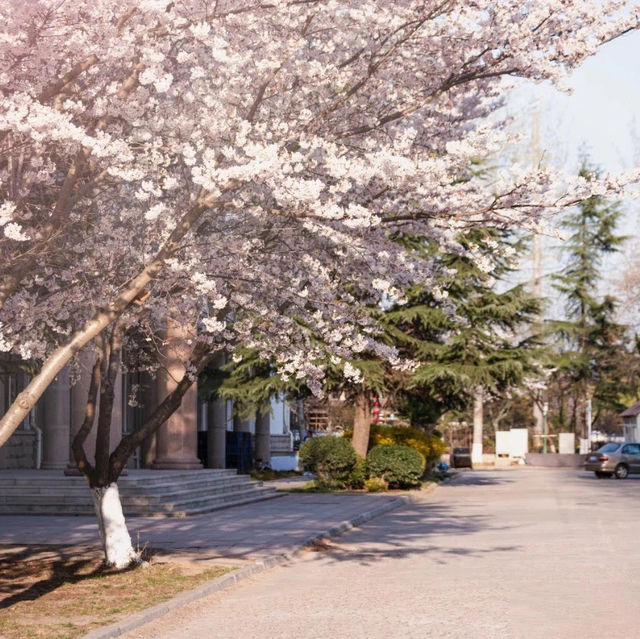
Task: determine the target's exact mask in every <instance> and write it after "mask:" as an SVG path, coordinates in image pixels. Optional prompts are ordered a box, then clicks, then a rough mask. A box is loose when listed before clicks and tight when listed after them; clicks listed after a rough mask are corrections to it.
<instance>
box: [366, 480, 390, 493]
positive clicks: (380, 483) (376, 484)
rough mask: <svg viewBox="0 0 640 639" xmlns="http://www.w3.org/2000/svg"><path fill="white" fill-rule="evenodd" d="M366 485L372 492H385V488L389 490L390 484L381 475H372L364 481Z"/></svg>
mask: <svg viewBox="0 0 640 639" xmlns="http://www.w3.org/2000/svg"><path fill="white" fill-rule="evenodd" d="M364 487H365V488H366V489H367V490H368V491H369V492H370V493H383V492H384V491H385V490H389V484H387V482H386V481H385V480H384V479H381V478H380V477H370V478H369V479H367V480H366V481H365V482H364Z"/></svg>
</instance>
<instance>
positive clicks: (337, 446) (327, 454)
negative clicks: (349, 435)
mask: <svg viewBox="0 0 640 639" xmlns="http://www.w3.org/2000/svg"><path fill="white" fill-rule="evenodd" d="M298 455H299V457H300V461H301V462H302V463H303V464H304V466H306V467H307V468H308V469H309V470H310V471H311V472H312V473H313V474H314V475H315V476H316V478H317V481H318V483H319V484H324V485H327V484H342V485H343V486H344V485H345V484H346V483H347V482H348V480H349V476H350V475H351V473H352V471H353V469H354V466H355V465H356V461H357V457H356V451H355V450H354V449H353V446H352V445H351V444H350V443H349V442H348V441H347V440H346V439H342V438H341V437H313V438H312V439H309V440H307V441H306V442H304V444H302V446H300V452H299V453H298Z"/></svg>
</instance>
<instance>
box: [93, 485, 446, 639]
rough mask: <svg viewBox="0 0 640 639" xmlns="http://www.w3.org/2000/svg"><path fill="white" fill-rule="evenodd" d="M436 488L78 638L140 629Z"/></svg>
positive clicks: (393, 502)
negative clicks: (307, 547) (315, 542)
mask: <svg viewBox="0 0 640 639" xmlns="http://www.w3.org/2000/svg"><path fill="white" fill-rule="evenodd" d="M437 487H438V484H436V483H433V484H430V485H429V486H427V487H426V488H425V489H424V490H421V491H420V492H419V493H411V494H406V495H402V496H400V497H397V498H396V499H393V500H391V501H388V502H387V503H386V504H382V505H380V506H378V507H377V508H372V509H371V510H368V511H366V512H364V513H361V514H359V515H356V516H355V517H353V518H351V519H348V520H345V521H343V522H341V523H339V524H338V525H337V526H332V527H331V528H329V529H327V530H324V531H322V532H320V533H316V534H314V535H311V536H310V537H308V538H307V539H305V540H304V541H303V542H302V543H300V544H295V545H294V546H292V547H291V548H289V549H288V550H286V551H285V552H283V553H281V554H278V555H272V556H270V557H265V558H264V559H260V560H258V561H256V562H255V563H254V564H252V565H250V566H246V567H245V568H240V569H239V570H235V571H233V572H231V573H229V574H228V575H223V576H222V577H218V578H217V579H213V580H212V581H208V582H207V583H204V584H202V586H198V587H197V588H194V589H193V590H187V591H185V592H181V593H180V594H179V595H176V596H175V597H173V598H172V599H169V600H168V601H165V602H163V603H161V604H157V605H155V606H152V607H151V608H146V609H145V610H142V611H140V612H137V613H135V614H133V615H130V616H129V617H126V618H125V619H122V620H121V621H117V622H115V623H113V624H110V625H108V626H103V627H101V628H96V629H95V630H92V631H91V632H89V633H88V634H86V635H84V636H83V637H82V639H112V638H113V637H119V636H120V635H123V634H124V633H125V632H128V631H129V630H135V629H136V628H139V627H140V626H143V625H145V624H146V623H149V622H150V621H153V620H154V619H157V618H158V617H162V616H163V615H165V614H167V613H168V612H171V611H172V610H175V609H176V608H179V607H180V606H184V605H185V604H188V603H190V602H192V601H196V600H198V599H202V598H203V597H206V596H208V595H211V594H213V593H214V592H219V591H220V590H226V589H227V588H230V587H231V586H233V585H234V584H237V583H238V582H241V581H244V580H245V579H248V578H249V577H251V576H253V575H256V574H258V573H261V572H264V571H265V570H269V569H270V568H274V567H275V566H281V565H282V564H285V563H287V562H289V561H291V560H292V559H293V558H294V557H295V556H296V555H297V554H299V553H300V552H302V550H303V549H304V548H305V547H306V546H308V545H309V544H312V543H313V542H314V541H318V540H319V539H328V538H331V537H337V536H338V535H341V534H342V533H344V532H346V531H347V530H351V529H352V528H356V527H358V526H360V525H362V524H364V523H365V522H367V521H369V520H370V519H373V518H374V517H379V516H380V515H384V514H385V513H388V512H390V511H391V510H395V509H396V508H400V507H401V506H405V505H407V504H412V503H415V502H416V501H419V499H420V498H421V497H423V496H424V495H428V494H429V493H432V492H433V491H434V490H436V488H437Z"/></svg>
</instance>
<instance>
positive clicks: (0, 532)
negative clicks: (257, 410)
mask: <svg viewBox="0 0 640 639" xmlns="http://www.w3.org/2000/svg"><path fill="white" fill-rule="evenodd" d="M284 485H286V484H282V487H284ZM279 487H280V486H279ZM419 494H424V493H412V495H413V496H412V497H407V496H406V495H405V496H403V494H397V493H396V494H385V493H376V494H372V493H362V494H324V493H317V494H316V493H310V494H309V493H293V494H286V495H284V496H282V497H279V498H278V499H271V500H267V501H263V502H257V503H253V504H247V505H244V506H236V507H233V508H227V509H223V510H217V511H213V512H210V513H206V514H202V515H196V516H191V517H187V518H184V519H179V518H163V519H153V518H143V517H132V518H128V519H127V525H128V528H129V532H130V533H131V537H132V540H133V542H134V545H135V546H138V545H139V547H141V548H142V547H143V546H145V545H146V546H147V547H148V548H150V549H152V550H153V551H156V552H162V553H163V554H165V553H166V554H171V555H186V556H191V557H193V558H194V559H198V560H199V561H213V562H216V563H218V562H220V563H233V564H235V565H242V564H243V563H252V562H255V561H258V560H262V559H265V558H267V557H273V556H274V555H283V554H288V553H291V552H293V551H295V550H296V549H298V548H299V547H300V546H302V545H304V544H305V543H308V542H309V540H310V539H312V538H314V537H317V536H322V535H325V534H338V533H339V532H340V531H338V530H335V529H336V528H337V527H340V526H341V525H342V526H343V529H346V527H348V525H346V524H350V525H357V524H358V523H362V522H364V521H366V520H367V519H370V518H371V517H373V516H376V515H378V514H382V512H386V511H387V510H391V509H393V508H396V507H398V506H401V505H403V504H404V503H407V501H408V500H409V499H413V498H415V497H417V496H418V495H419ZM99 543H100V540H99V536H98V528H97V525H96V521H95V518H93V517H51V516H47V517H40V516H12V515H2V516H0V554H1V553H2V547H3V546H8V545H10V546H32V545H33V546H36V545H38V546H84V547H86V546H94V547H97V546H98V545H99Z"/></svg>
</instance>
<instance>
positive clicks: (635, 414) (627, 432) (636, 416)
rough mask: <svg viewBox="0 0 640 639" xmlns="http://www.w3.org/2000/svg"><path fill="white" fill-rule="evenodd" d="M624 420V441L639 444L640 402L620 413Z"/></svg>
mask: <svg viewBox="0 0 640 639" xmlns="http://www.w3.org/2000/svg"><path fill="white" fill-rule="evenodd" d="M620 417H622V419H623V420H624V440H625V441H626V442H640V400H638V401H637V402H636V403H635V404H634V405H633V406H630V407H629V408H627V410H624V411H622V412H621V413H620Z"/></svg>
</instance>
